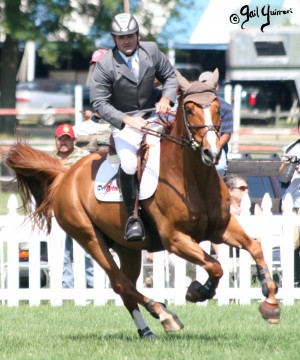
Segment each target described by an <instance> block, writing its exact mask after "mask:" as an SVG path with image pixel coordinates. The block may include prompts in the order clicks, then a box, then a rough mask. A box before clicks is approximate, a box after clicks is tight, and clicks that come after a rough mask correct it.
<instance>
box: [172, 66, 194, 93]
mask: <svg viewBox="0 0 300 360" xmlns="http://www.w3.org/2000/svg"><path fill="white" fill-rule="evenodd" d="M175 72H176V77H177V81H178V82H179V85H180V87H181V89H182V90H183V92H185V91H187V89H188V88H189V87H190V85H191V84H190V82H189V81H188V80H187V79H186V78H185V77H184V76H182V75H181V73H180V72H179V71H178V70H175Z"/></svg>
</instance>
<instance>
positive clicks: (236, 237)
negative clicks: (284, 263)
mask: <svg viewBox="0 0 300 360" xmlns="http://www.w3.org/2000/svg"><path fill="white" fill-rule="evenodd" d="M224 242H225V243H226V244H228V245H231V246H234V247H237V248H241V249H245V250H247V251H248V252H249V253H250V255H251V256H252V258H253V260H254V261H255V263H256V267H257V272H258V278H259V280H260V282H261V285H262V293H263V295H264V296H265V297H266V300H265V301H264V302H262V303H261V305H260V307H259V311H260V313H261V314H262V316H263V318H264V319H266V320H267V321H268V322H269V323H273V324H275V323H278V322H279V318H280V307H279V305H278V300H277V299H276V293H277V290H278V289H277V285H276V284H275V282H274V281H273V280H272V276H271V272H270V271H269V269H268V266H267V264H266V262H265V259H264V255H263V251H262V247H261V244H260V242H259V241H257V240H255V239H252V238H250V237H249V236H248V235H247V234H246V233H245V231H244V230H243V229H242V227H241V226H240V224H239V223H238V222H237V220H236V219H235V218H234V217H231V220H230V223H229V226H228V228H227V230H226V232H225V234H224Z"/></svg>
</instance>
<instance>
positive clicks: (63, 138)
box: [55, 124, 94, 288]
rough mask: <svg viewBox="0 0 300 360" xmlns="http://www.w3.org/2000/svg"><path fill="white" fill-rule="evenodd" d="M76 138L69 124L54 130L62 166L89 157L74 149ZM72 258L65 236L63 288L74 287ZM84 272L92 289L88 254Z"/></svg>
mask: <svg viewBox="0 0 300 360" xmlns="http://www.w3.org/2000/svg"><path fill="white" fill-rule="evenodd" d="M75 144H76V138H75V133H74V130H73V127H72V126H71V125H69V124H62V125H59V126H58V127H57V129H56V130H55V145H56V148H57V153H56V156H57V157H58V158H59V159H60V160H61V161H62V163H63V164H64V166H66V167H71V166H72V165H74V164H75V163H76V162H77V161H78V160H80V159H81V158H82V157H83V156H86V155H89V154H90V153H89V152H88V151H87V150H83V149H79V148H76V147H75ZM72 258H73V239H72V238H71V237H70V236H69V235H68V234H66V239H65V251H64V265H63V279H62V287H63V288H73V287H74V275H73V268H72ZM85 272H86V283H87V287H89V288H92V287H94V268H93V262H92V258H91V256H90V255H89V254H87V253H86V254H85Z"/></svg>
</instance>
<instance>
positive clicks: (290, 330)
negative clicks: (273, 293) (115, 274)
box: [0, 303, 300, 360]
mask: <svg viewBox="0 0 300 360" xmlns="http://www.w3.org/2000/svg"><path fill="white" fill-rule="evenodd" d="M170 309H171V310H172V311H175V312H176V314H177V315H178V316H179V318H180V319H181V320H182V321H183V323H184V324H185V328H184V329H183V330H182V331H181V332H178V333H175V334H166V333H164V331H163V328H162V326H161V325H160V323H159V321H158V320H155V319H153V318H152V317H151V316H150V315H149V314H148V313H147V314H146V313H145V318H146V320H147V322H148V324H149V325H150V327H151V329H152V331H153V332H154V333H155V334H156V336H157V340H156V341H145V340H140V339H139V338H138V335H137V332H136V330H135V326H134V324H133V321H132V320H131V318H130V316H129V314H128V313H127V311H126V310H125V308H123V307H115V306H114V305H107V306H103V307H93V306H86V307H76V306H74V305H73V304H72V303H65V304H64V305H63V306H62V307H51V306H50V305H43V306H39V307H28V306H27V305H22V306H20V307H16V308H9V307H6V306H0V317H1V340H0V348H1V359H5V360H6V359H7V360H10V359H13V360H19V359H22V360H24V359H25V360H27V359H33V360H35V359H39V360H41V359H43V360H47V359H53V360H56V359H72V360H73V359H74V360H75V359H90V360H92V359H109V360H123V359H124V360H125V359H130V360H140V359H142V360H148V359H149V360H154V359H159V360H164V359H166V360H170V359H178V360H199V359H204V360H207V359H214V360H227V359H228V360H235V359H236V360H252V359H253V360H256V359H257V360H258V359H263V360H264V359H272V360H279V359H280V360H281V359H289V360H293V359H295V360H296V359H299V351H300V345H299V333H298V332H299V314H300V304H299V303H297V304H295V305H294V306H286V307H284V308H283V310H282V319H281V322H280V323H279V324H278V325H270V324H268V323H266V322H265V321H264V320H262V318H261V316H260V314H259V312H258V304H257V303H256V304H253V305H249V306H239V305H229V306H222V307H219V306H217V305H215V304H213V303H212V304H210V305H209V306H207V307H205V306H197V305H194V304H188V305H185V306H170ZM143 312H144V311H143Z"/></svg>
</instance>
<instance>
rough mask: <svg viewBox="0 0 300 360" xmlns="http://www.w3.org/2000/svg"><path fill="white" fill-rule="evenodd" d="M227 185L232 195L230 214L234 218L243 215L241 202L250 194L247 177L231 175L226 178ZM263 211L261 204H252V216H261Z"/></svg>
mask: <svg viewBox="0 0 300 360" xmlns="http://www.w3.org/2000/svg"><path fill="white" fill-rule="evenodd" d="M224 181H225V184H226V185H227V187H228V189H229V194H230V213H231V214H232V215H234V216H237V215H240V214H241V210H242V209H241V201H242V198H243V196H244V195H245V193H249V188H248V183H247V180H246V178H245V177H243V176H242V175H239V174H229V175H227V176H225V177H224ZM261 213H262V209H261V207H260V205H259V204H257V203H251V208H250V214H251V215H259V214H261Z"/></svg>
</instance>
